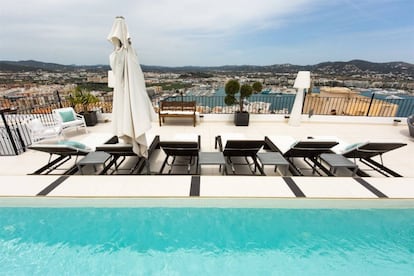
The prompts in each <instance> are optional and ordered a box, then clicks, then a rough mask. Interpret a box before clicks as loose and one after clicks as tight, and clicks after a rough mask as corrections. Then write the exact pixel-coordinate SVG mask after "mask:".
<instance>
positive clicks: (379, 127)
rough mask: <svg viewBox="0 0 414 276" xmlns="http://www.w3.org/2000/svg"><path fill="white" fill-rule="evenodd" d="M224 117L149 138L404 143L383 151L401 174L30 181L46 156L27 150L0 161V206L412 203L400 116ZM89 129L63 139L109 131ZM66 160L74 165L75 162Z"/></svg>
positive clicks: (154, 163)
mask: <svg viewBox="0 0 414 276" xmlns="http://www.w3.org/2000/svg"><path fill="white" fill-rule="evenodd" d="M231 117H232V116H231V115H205V116H204V117H203V118H200V119H199V122H198V124H197V126H196V127H193V126H192V124H191V122H190V120H184V119H182V120H180V119H177V120H172V119H171V120H168V121H167V123H166V124H164V125H163V126H162V127H160V126H158V123H157V122H154V123H153V127H152V129H151V131H150V132H149V135H148V136H151V137H152V136H154V135H159V136H160V140H161V141H163V140H164V141H165V140H171V139H172V138H173V137H174V136H175V135H176V134H178V133H179V134H188V135H190V134H191V135H192V134H196V135H200V137H201V151H217V149H215V145H214V143H215V137H216V136H217V135H225V134H233V135H234V134H239V135H243V136H245V137H246V138H248V139H260V140H262V139H264V137H265V136H270V137H271V136H291V137H293V138H294V139H296V140H304V139H307V138H308V137H317V136H319V137H320V136H325V137H327V136H329V137H333V136H335V137H338V139H340V140H341V141H346V142H347V143H357V142H365V141H371V142H401V143H406V144H407V146H404V147H402V148H399V149H396V150H393V151H390V152H387V153H385V154H384V155H383V162H384V164H385V165H386V166H387V167H389V168H392V169H393V170H395V171H396V172H398V173H399V174H401V175H402V176H403V177H402V178H399V177H391V178H388V177H385V176H383V175H381V174H379V173H377V172H375V171H373V170H370V169H369V168H368V167H366V166H365V165H364V164H362V163H360V162H358V165H359V166H360V168H361V169H363V170H364V171H367V173H368V174H369V175H370V176H371V177H363V178H360V177H350V176H338V177H324V176H315V175H313V174H312V172H311V170H305V171H304V172H305V176H290V175H286V176H280V174H279V172H274V171H273V168H272V167H271V166H267V167H266V168H265V173H266V176H246V175H225V176H222V175H221V173H220V172H219V169H218V167H217V166H208V167H206V168H203V170H202V173H201V176H198V175H174V176H171V175H170V176H165V175H123V176H116V175H112V176H109V175H102V176H99V175H87V176H86V175H85V176H81V175H73V176H64V177H61V176H59V175H49V176H34V175H30V174H31V173H33V172H34V171H35V170H37V169H38V168H40V167H41V166H43V165H44V164H45V163H46V162H47V161H48V158H49V154H47V153H43V152H39V151H34V150H28V151H27V152H25V153H23V154H21V155H18V156H4V157H1V158H0V179H1V183H2V184H1V185H0V196H2V198H1V200H0V201H2V202H3V203H4V204H6V205H7V204H8V203H7V202H9V201H10V200H15V199H16V198H18V199H19V200H23V202H26V201H25V200H27V199H28V198H33V199H34V200H37V198H39V197H41V198H43V199H41V200H45V198H61V197H65V198H72V199H73V198H78V199H79V198H84V199H85V198H86V199H87V198H89V199H90V198H95V199H96V198H101V199H108V198H111V199H114V198H124V199H125V198H127V199H129V200H131V199H138V200H144V201H145V200H148V199H154V198H156V199H160V200H161V199H162V200H164V203H165V200H170V199H173V200H174V199H180V200H182V199H183V198H191V200H192V202H193V203H194V200H193V199H194V198H195V197H199V198H203V199H204V200H205V199H214V200H217V199H228V198H230V199H237V200H242V201H243V200H244V199H253V200H256V201H257V200H260V199H263V200H265V201H262V203H263V202H272V200H276V201H277V202H279V201H278V200H284V199H294V198H296V199H298V198H301V200H302V201H301V202H303V200H306V199H317V200H319V199H324V200H336V199H347V200H350V199H357V200H358V199H378V200H377V201H378V202H382V203H383V202H384V201H383V200H384V197H387V199H385V200H397V202H399V203H402V202H404V203H406V202H407V201H406V200H408V204H411V206H413V205H412V204H413V202H414V201H413V200H414V185H412V184H413V183H414V167H413V161H414V160H413V156H414V139H413V138H412V137H410V136H409V133H408V129H407V125H406V123H405V121H404V118H401V120H402V121H401V122H400V123H397V124H396V123H394V122H393V119H394V118H367V117H341V116H312V117H311V118H309V117H307V116H304V117H302V122H301V124H300V126H290V125H289V124H288V123H287V120H286V119H284V117H283V116H281V115H251V121H250V125H249V126H248V127H236V126H234V124H233V122H232V121H231ZM88 130H89V133H88V134H85V133H84V132H83V131H82V130H80V131H78V132H76V131H75V132H70V133H67V134H66V138H67V139H70V140H77V141H81V140H82V139H85V138H86V137H88V136H89V137H90V136H91V135H94V134H99V133H109V132H110V130H111V124H110V123H99V124H97V125H96V126H94V127H88ZM164 157H165V155H164V153H163V152H162V150H156V151H155V152H154V154H153V155H152V156H151V159H150V161H151V162H150V169H151V172H152V174H156V172H158V171H159V169H160V167H161V164H162V161H163V160H164ZM375 160H377V161H380V160H379V159H375ZM69 162H75V160H74V158H73V160H70V161H69ZM302 165H303V166H304V167H306V166H305V165H304V164H300V163H299V166H302ZM167 177H168V178H167ZM292 183H293V184H292ZM298 191H299V192H298ZM35 197H36V198H35ZM39 200H40V199H39ZM269 200H270V201H269ZM276 201H274V202H276ZM31 202H32V203H33V201H31ZM200 202H202V201H200ZM298 202H299V201H298ZM370 202H373V201H370ZM388 202H390V201H388ZM399 203H398V204H399ZM22 204H23V203H22ZM33 204H36V203H33ZM151 204H153V203H151ZM174 204H175V203H173V205H174ZM270 204H271V203H270ZM335 204H337V203H335Z"/></svg>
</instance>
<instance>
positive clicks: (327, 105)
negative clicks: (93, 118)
mask: <svg viewBox="0 0 414 276" xmlns="http://www.w3.org/2000/svg"><path fill="white" fill-rule="evenodd" d="M224 98H225V96H176V97H168V98H165V99H162V100H166V101H196V102H197V111H198V112H200V113H201V114H231V113H234V112H235V111H236V110H238V108H239V106H238V105H234V106H227V105H226V104H225V103H224ZM294 100H295V95H292V94H285V95H274V94H270V95H262V94H256V95H252V96H251V97H250V98H248V101H246V102H245V105H244V108H245V110H246V111H248V112H250V113H253V114H290V112H291V110H292V107H293V103H294ZM159 102H160V99H158V98H154V99H152V103H153V106H154V108H155V110H157V109H158V106H159ZM67 106H70V103H69V101H67V100H66V99H65V98H64V97H63V98H62V99H60V98H59V99H58V100H57V99H56V98H53V97H52V98H51V97H45V98H42V97H37V98H36V99H32V98H29V99H27V98H23V99H15V100H9V99H0V109H1V117H2V119H1V120H0V155H17V154H20V153H22V152H24V151H25V149H26V147H27V146H29V145H30V144H31V139H30V135H29V131H28V128H27V125H26V122H27V121H28V120H30V119H32V118H40V119H41V121H42V122H43V124H45V125H51V124H54V119H53V116H52V114H51V112H52V110H53V109H55V108H59V107H67ZM90 108H92V109H99V110H101V111H102V112H103V113H111V112H112V94H109V95H104V96H101V97H100V102H98V103H95V104H93V105H91V107H90ZM75 110H76V111H77V112H80V111H81V110H82V106H75ZM302 113H303V114H309V115H345V116H373V117H408V116H409V115H411V114H414V97H413V96H411V97H407V98H391V99H386V98H384V97H383V96H378V95H374V94H373V95H372V96H371V97H365V96H356V97H321V96H320V95H319V94H309V95H307V96H306V97H305V100H304V103H303V108H302Z"/></svg>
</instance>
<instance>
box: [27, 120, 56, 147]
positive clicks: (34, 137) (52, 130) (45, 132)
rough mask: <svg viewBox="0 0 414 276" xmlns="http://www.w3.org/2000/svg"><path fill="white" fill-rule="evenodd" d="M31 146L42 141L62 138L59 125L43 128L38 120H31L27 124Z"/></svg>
mask: <svg viewBox="0 0 414 276" xmlns="http://www.w3.org/2000/svg"><path fill="white" fill-rule="evenodd" d="M27 127H28V129H29V135H30V139H31V141H32V144H34V143H37V142H39V141H41V140H44V139H50V138H57V137H63V133H62V127H61V126H60V125H52V126H45V125H44V124H43V123H42V121H41V120H40V119H31V120H30V121H28V122H27Z"/></svg>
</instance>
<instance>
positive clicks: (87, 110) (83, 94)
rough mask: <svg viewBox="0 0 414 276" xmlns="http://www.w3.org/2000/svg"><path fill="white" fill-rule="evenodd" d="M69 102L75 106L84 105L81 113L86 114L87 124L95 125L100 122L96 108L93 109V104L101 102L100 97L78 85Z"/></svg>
mask: <svg viewBox="0 0 414 276" xmlns="http://www.w3.org/2000/svg"><path fill="white" fill-rule="evenodd" d="M69 102H70V103H71V105H72V107H73V108H75V106H76V105H80V106H82V111H81V112H79V113H80V114H81V115H83V116H84V118H85V123H86V125H87V126H94V125H96V124H97V123H98V117H97V115H96V110H92V109H91V104H94V103H97V102H99V99H98V97H96V96H95V95H93V94H92V93H90V92H89V91H87V90H85V89H83V90H82V89H80V88H79V87H77V88H76V89H75V90H74V91H73V93H72V94H70V95H69Z"/></svg>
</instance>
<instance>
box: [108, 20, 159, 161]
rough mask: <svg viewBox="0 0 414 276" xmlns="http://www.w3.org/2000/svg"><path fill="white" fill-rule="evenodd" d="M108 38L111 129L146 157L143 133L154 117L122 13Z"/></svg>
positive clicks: (145, 141) (146, 144) (149, 126)
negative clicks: (112, 88)
mask: <svg viewBox="0 0 414 276" xmlns="http://www.w3.org/2000/svg"><path fill="white" fill-rule="evenodd" d="M108 40H109V41H110V42H111V43H112V44H113V45H114V51H113V52H112V53H111V55H110V65H111V68H112V72H113V77H114V96H113V106H112V108H113V109H112V126H113V132H114V134H115V135H117V136H118V137H119V138H121V139H123V140H124V141H125V143H130V144H132V145H133V151H134V152H135V153H136V154H137V155H138V156H142V157H145V158H148V143H147V140H146V137H145V133H146V132H147V131H148V130H149V129H150V128H151V122H152V121H155V120H156V115H155V111H154V108H153V106H152V103H151V101H150V99H149V97H148V94H147V90H146V88H145V80H144V74H143V73H142V70H141V66H140V65H139V63H138V57H137V55H136V53H135V50H134V49H133V48H132V45H131V38H130V37H129V33H128V27H127V25H126V23H125V19H124V18H123V17H121V16H118V17H116V18H115V22H114V24H113V26H112V30H111V32H110V34H109V35H108Z"/></svg>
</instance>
